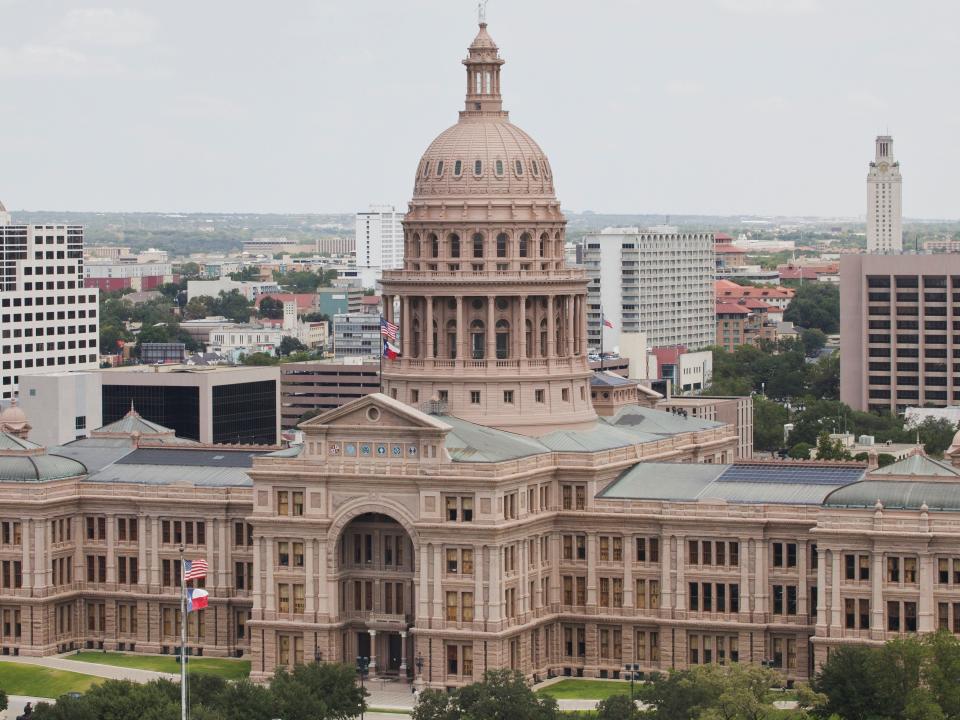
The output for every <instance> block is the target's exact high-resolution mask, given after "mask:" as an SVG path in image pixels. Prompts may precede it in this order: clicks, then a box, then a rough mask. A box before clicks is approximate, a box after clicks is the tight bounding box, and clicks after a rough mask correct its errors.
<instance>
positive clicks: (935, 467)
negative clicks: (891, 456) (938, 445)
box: [870, 454, 960, 477]
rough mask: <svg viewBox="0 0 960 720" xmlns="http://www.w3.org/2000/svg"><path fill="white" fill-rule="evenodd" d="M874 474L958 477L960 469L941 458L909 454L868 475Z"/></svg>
mask: <svg viewBox="0 0 960 720" xmlns="http://www.w3.org/2000/svg"><path fill="white" fill-rule="evenodd" d="M874 475H921V476H926V477H931V476H934V477H960V471H958V470H957V468H955V467H953V466H952V465H951V464H950V463H947V462H943V461H941V460H934V459H933V458H928V457H927V456H926V455H920V454H917V455H911V456H910V457H905V458H904V459H903V460H899V461H897V462H895V463H890V464H889V465H887V466H886V467H882V468H880V469H878V470H874V471H873V472H871V473H870V476H871V477H873V476H874Z"/></svg>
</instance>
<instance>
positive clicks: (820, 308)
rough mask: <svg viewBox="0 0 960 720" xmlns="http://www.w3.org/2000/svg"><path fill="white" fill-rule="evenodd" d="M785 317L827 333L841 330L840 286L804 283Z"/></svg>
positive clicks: (791, 302) (784, 314)
mask: <svg viewBox="0 0 960 720" xmlns="http://www.w3.org/2000/svg"><path fill="white" fill-rule="evenodd" d="M783 319H784V320H788V321H790V322H792V323H794V324H795V325H796V326H797V327H802V328H817V329H819V330H822V331H823V332H825V333H826V334H827V335H830V334H832V333H837V332H840V288H839V287H838V286H837V285H835V284H834V283H820V282H811V283H804V284H803V285H801V286H800V287H798V288H797V292H796V294H795V295H794V296H793V300H791V301H790V305H788V306H787V309H786V311H785V312H784V313H783Z"/></svg>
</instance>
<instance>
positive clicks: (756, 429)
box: [753, 395, 790, 450]
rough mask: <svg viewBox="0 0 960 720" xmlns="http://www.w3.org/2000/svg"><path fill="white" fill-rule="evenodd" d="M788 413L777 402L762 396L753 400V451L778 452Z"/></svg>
mask: <svg viewBox="0 0 960 720" xmlns="http://www.w3.org/2000/svg"><path fill="white" fill-rule="evenodd" d="M789 421H790V413H789V412H788V411H787V409H786V408H785V407H784V406H783V405H781V404H780V403H778V402H774V401H773V400H768V399H767V398H765V397H763V396H762V395H755V396H754V398H753V447H754V449H755V450H778V449H779V448H781V447H783V426H784V425H785V424H786V423H788V422H789Z"/></svg>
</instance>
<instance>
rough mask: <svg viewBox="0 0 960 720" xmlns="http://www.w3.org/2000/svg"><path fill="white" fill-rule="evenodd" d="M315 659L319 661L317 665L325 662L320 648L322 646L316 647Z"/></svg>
mask: <svg viewBox="0 0 960 720" xmlns="http://www.w3.org/2000/svg"><path fill="white" fill-rule="evenodd" d="M313 661H314V662H315V663H317V665H319V664H320V663H321V662H323V651H322V650H320V648H314V651H313Z"/></svg>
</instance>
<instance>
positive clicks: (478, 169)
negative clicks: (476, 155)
mask: <svg viewBox="0 0 960 720" xmlns="http://www.w3.org/2000/svg"><path fill="white" fill-rule="evenodd" d="M473 174H474V175H476V176H477V177H480V176H481V175H483V160H474V161H473Z"/></svg>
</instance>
